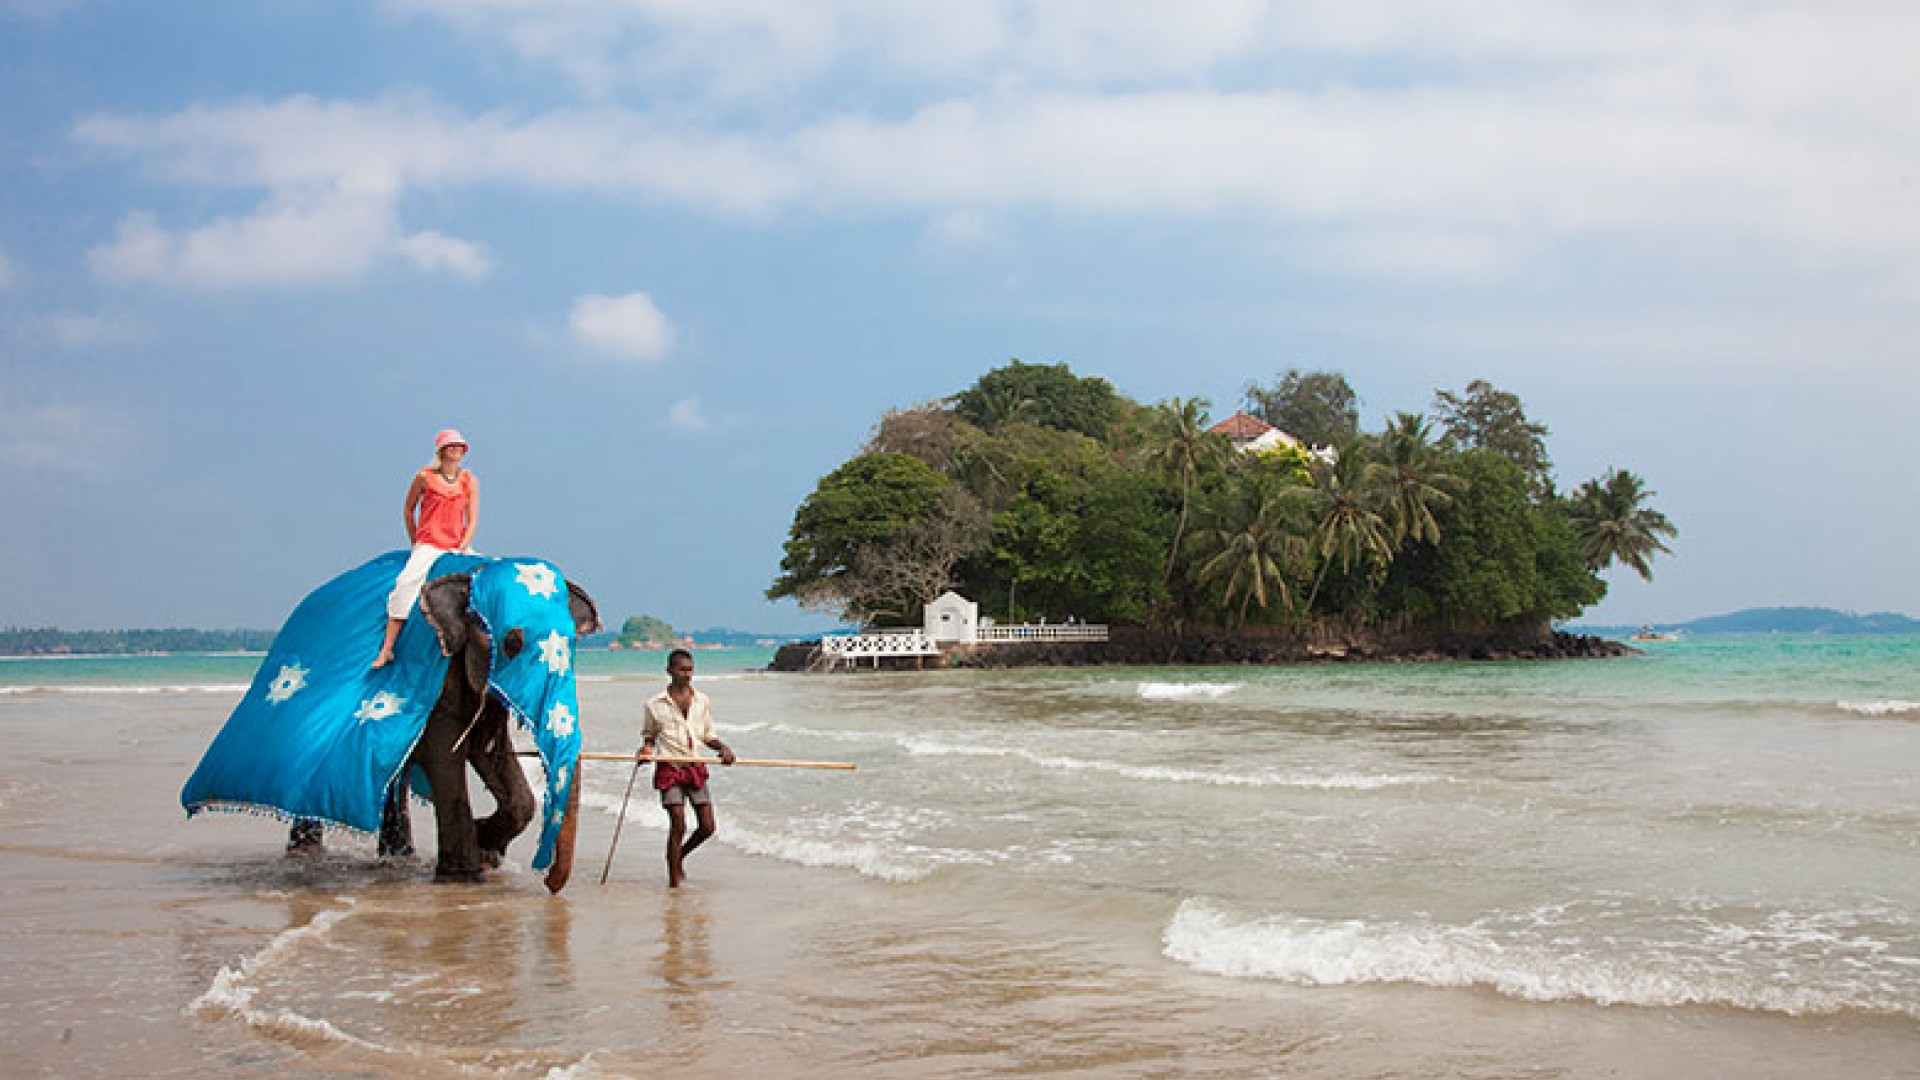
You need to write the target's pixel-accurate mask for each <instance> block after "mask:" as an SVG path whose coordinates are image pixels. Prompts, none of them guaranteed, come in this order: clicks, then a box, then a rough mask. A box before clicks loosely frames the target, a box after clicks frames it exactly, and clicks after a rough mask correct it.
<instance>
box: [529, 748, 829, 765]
mask: <svg viewBox="0 0 1920 1080" xmlns="http://www.w3.org/2000/svg"><path fill="white" fill-rule="evenodd" d="M516 752H517V753H518V754H519V755H520V756H521V757H534V756H536V755H535V752H534V751H532V750H520V751H516ZM580 760H581V761H633V762H642V763H644V762H648V761H657V762H660V763H662V764H666V765H725V764H726V762H723V761H721V760H720V759H719V758H710V757H669V756H667V755H665V754H655V755H654V756H652V757H641V756H640V755H639V754H621V753H614V752H611V751H601V750H582V751H580ZM733 763H734V764H735V765H757V766H761V767H765V768H779V769H857V768H859V767H860V766H858V765H856V764H854V763H853V762H851V761H788V760H784V759H780V758H734V759H733Z"/></svg>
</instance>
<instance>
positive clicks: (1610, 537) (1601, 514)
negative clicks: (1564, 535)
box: [1567, 469, 1680, 581]
mask: <svg viewBox="0 0 1920 1080" xmlns="http://www.w3.org/2000/svg"><path fill="white" fill-rule="evenodd" d="M1654 494H1655V493H1654V492H1652V491H1649V490H1647V484H1646V481H1644V480H1642V479H1640V477H1638V476H1636V475H1634V474H1633V473H1631V472H1628V471H1626V470H1624V469H1608V470H1607V473H1606V475H1605V476H1603V477H1601V478H1600V479H1598V480H1589V481H1587V482H1586V483H1584V484H1582V485H1580V488H1579V490H1578V491H1575V492H1574V493H1573V497H1572V498H1571V499H1569V500H1568V504H1567V510H1568V514H1569V516H1570V517H1571V518H1572V520H1573V531H1574V535H1575V536H1576V537H1578V539H1579V541H1580V553H1581V555H1582V556H1583V557H1584V558H1585V560H1586V565H1587V567H1588V568H1589V569H1592V570H1596V571H1598V570H1605V569H1606V568H1607V567H1609V566H1612V565H1613V564H1614V563H1616V562H1621V563H1625V564H1626V565H1628V566H1630V567H1632V568H1633V570H1634V572H1635V573H1637V574H1639V575H1640V576H1641V577H1642V578H1644V579H1646V580H1648V581H1652V580H1653V556H1654V555H1655V554H1656V553H1657V554H1662V555H1670V554H1672V551H1671V550H1670V549H1669V548H1668V547H1667V545H1666V543H1665V542H1664V541H1666V540H1671V539H1673V538H1674V537H1676V536H1678V535H1679V534H1680V531H1679V530H1678V529H1676V528H1674V526H1673V523H1672V522H1670V521H1668V520H1667V516H1666V515H1665V514H1662V513H1661V512H1660V511H1658V510H1655V509H1653V508H1651V507H1649V506H1646V505H1644V504H1645V503H1646V501H1647V500H1648V499H1650V498H1652V497H1653V496H1654Z"/></svg>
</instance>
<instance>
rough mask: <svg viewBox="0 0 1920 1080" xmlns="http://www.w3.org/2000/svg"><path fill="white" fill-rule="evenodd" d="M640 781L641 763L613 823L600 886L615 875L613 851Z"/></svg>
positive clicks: (635, 767) (575, 780)
mask: <svg viewBox="0 0 1920 1080" xmlns="http://www.w3.org/2000/svg"><path fill="white" fill-rule="evenodd" d="M638 779H640V763H639V762H637V761H636V762H634V763H633V775H632V776H629V777H627V793H626V794H625V795H623V796H621V798H620V816H619V817H617V818H615V819H614V822H613V843H611V844H608V845H607V865H606V866H604V867H602V868H601V870H600V884H602V885H605V884H606V883H607V875H608V874H611V873H613V849H614V848H617V847H619V846H620V827H621V826H622V825H625V824H626V823H627V803H628V802H629V801H630V800H632V798H633V782H634V781H635V780H638ZM573 783H574V786H575V787H578V786H579V785H580V778H579V777H578V776H576V777H574V778H573Z"/></svg>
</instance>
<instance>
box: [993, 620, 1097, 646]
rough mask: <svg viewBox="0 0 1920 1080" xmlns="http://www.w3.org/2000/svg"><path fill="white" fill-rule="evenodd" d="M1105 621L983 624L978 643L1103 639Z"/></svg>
mask: <svg viewBox="0 0 1920 1080" xmlns="http://www.w3.org/2000/svg"><path fill="white" fill-rule="evenodd" d="M1105 640H1107V627H1106V624H1105V623H1017V624H1015V625H1013V626H997V625H996V626H983V627H981V628H980V644H982V645H987V644H1001V643H1005V642H1015V641H1105Z"/></svg>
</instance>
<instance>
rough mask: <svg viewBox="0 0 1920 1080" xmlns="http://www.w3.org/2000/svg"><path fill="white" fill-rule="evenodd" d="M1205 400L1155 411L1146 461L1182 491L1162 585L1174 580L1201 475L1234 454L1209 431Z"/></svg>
mask: <svg viewBox="0 0 1920 1080" xmlns="http://www.w3.org/2000/svg"><path fill="white" fill-rule="evenodd" d="M1207 405H1208V402H1207V400H1206V399H1205V398H1174V399H1172V400H1171V401H1163V402H1161V403H1160V404H1159V406H1158V407H1157V408H1156V409H1155V410H1154V420H1155V423H1154V425H1153V427H1152V430H1151V431H1150V432H1149V435H1148V437H1149V439H1150V440H1151V441H1150V442H1149V443H1148V444H1147V447H1146V450H1145V453H1144V458H1145V460H1146V461H1147V462H1148V463H1150V464H1152V465H1153V466H1155V467H1157V468H1159V469H1161V470H1162V471H1163V472H1164V473H1165V474H1166V475H1167V476H1169V477H1170V478H1171V479H1172V480H1173V481H1174V482H1175V483H1176V484H1178V485H1179V487H1180V517H1179V519H1178V520H1177V521H1176V522H1175V523H1174V529H1173V539H1172V541H1171V542H1170V543H1169V544H1168V545H1167V557H1166V564H1165V566H1164V567H1163V568H1162V570H1161V575H1160V577H1161V581H1162V582H1169V581H1172V580H1173V569H1174V566H1175V564H1176V563H1177V561H1178V557H1179V554H1180V545H1181V544H1182V543H1183V542H1184V541H1185V539H1186V535H1187V518H1188V513H1189V510H1190V508H1191V507H1192V504H1193V487H1194V484H1195V483H1196V482H1197V481H1198V480H1199V478H1200V474H1201V473H1202V472H1203V471H1205V470H1207V469H1208V468H1212V467H1217V466H1219V465H1220V463H1222V462H1224V461H1225V460H1226V457H1227V455H1228V454H1229V453H1231V447H1230V446H1229V445H1228V443H1227V440H1226V439H1225V438H1223V437H1221V436H1219V435H1215V434H1212V433H1210V432H1209V431H1207V427H1208V423H1207Z"/></svg>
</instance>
